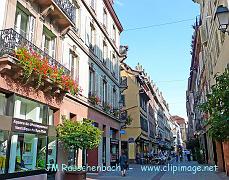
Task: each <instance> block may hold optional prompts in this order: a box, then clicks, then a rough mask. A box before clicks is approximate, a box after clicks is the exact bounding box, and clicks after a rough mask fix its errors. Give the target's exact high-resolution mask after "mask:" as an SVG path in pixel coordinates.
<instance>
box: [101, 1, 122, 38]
mask: <svg viewBox="0 0 229 180" xmlns="http://www.w3.org/2000/svg"><path fill="white" fill-rule="evenodd" d="M103 2H104V4H105V5H106V7H107V9H108V11H109V12H110V14H111V17H112V19H113V20H114V22H115V24H116V26H117V27H118V30H119V32H120V33H121V32H122V31H123V27H122V24H121V22H120V21H119V19H118V16H117V14H116V13H115V10H114V8H113V5H112V4H111V1H110V0H103Z"/></svg>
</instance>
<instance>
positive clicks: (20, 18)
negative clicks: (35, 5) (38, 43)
mask: <svg viewBox="0 0 229 180" xmlns="http://www.w3.org/2000/svg"><path fill="white" fill-rule="evenodd" d="M34 26H35V18H34V17H33V16H31V15H29V12H27V10H26V9H25V8H24V7H22V6H21V5H20V6H19V5H18V6H17V9H16V16H15V25H14V27H15V30H16V31H17V32H18V33H19V34H21V35H22V36H24V37H25V38H28V40H29V41H31V42H33V36H34Z"/></svg>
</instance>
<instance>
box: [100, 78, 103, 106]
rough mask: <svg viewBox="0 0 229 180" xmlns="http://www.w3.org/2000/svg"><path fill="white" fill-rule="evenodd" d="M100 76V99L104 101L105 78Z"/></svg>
mask: <svg viewBox="0 0 229 180" xmlns="http://www.w3.org/2000/svg"><path fill="white" fill-rule="evenodd" d="M99 78H100V85H99V86H100V99H101V101H103V78H102V77H101V76H100V75H99Z"/></svg>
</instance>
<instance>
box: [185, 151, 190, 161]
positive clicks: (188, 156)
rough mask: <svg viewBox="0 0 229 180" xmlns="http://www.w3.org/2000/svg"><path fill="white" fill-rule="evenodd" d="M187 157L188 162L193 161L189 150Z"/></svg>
mask: <svg viewBox="0 0 229 180" xmlns="http://www.w3.org/2000/svg"><path fill="white" fill-rule="evenodd" d="M186 155H187V159H188V161H191V154H190V151H189V150H187V151H186Z"/></svg>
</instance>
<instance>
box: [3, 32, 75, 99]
mask: <svg viewBox="0 0 229 180" xmlns="http://www.w3.org/2000/svg"><path fill="white" fill-rule="evenodd" d="M22 49H23V50H24V51H25V52H26V53H27V55H25V54H23V56H20V57H24V58H23V59H25V60H23V59H18V56H17V55H16V54H15V52H16V51H18V50H20V51H22ZM27 56H28V57H27ZM22 63H24V64H22ZM25 63H27V65H26V64H25ZM29 63H30V65H29ZM30 66H31V68H32V69H31V68H30ZM34 67H36V68H34ZM38 67H39V69H38ZM26 69H31V73H30V74H29V76H26V77H27V78H25V75H26V73H27V72H28V71H26ZM45 69H46V70H45ZM0 73H5V74H8V75H9V76H10V77H11V78H12V79H15V80H18V79H20V80H22V79H23V80H25V79H26V83H31V84H33V85H34V83H35V82H36V83H37V85H38V86H36V87H37V88H38V87H42V90H43V91H44V92H47V91H50V90H51V92H53V93H67V92H70V93H71V94H73V95H76V94H77V92H76V91H77V89H76V88H77V87H76V84H75V82H74V81H73V80H72V79H71V78H70V76H69V74H70V71H69V70H68V69H67V68H65V67H64V66H63V65H62V64H60V63H59V62H58V61H57V60H55V59H54V58H52V57H51V56H49V55H48V54H46V53H45V52H44V51H42V50H41V49H39V48H38V47H37V46H35V45H34V44H33V43H31V42H30V41H28V40H27V39H26V38H24V37H23V36H22V35H20V34H19V33H17V32H16V31H15V30H14V29H5V30H1V31H0ZM44 73H45V74H44ZM57 78H58V79H57ZM70 81H71V83H72V84H73V86H74V87H73V86H71V87H70V86H66V83H65V82H70ZM33 87H34V86H33ZM73 88H74V89H73ZM73 91H74V93H72V92H73Z"/></svg>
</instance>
